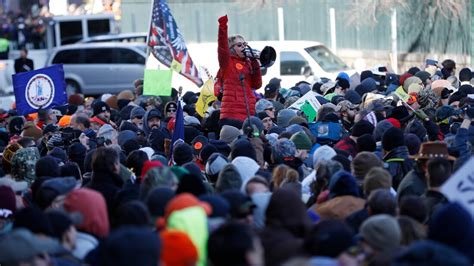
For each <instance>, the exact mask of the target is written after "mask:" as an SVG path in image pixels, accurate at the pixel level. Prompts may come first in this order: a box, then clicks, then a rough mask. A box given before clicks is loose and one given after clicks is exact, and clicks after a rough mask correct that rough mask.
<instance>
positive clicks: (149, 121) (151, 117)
mask: <svg viewBox="0 0 474 266" xmlns="http://www.w3.org/2000/svg"><path fill="white" fill-rule="evenodd" d="M162 118H163V116H162V114H161V112H160V111H159V110H158V109H151V110H149V111H147V112H146V113H145V115H144V116H143V132H145V136H149V135H150V133H151V131H152V130H153V129H161V130H162V131H163V133H166V135H169V133H168V130H166V129H165V128H161V119H162Z"/></svg>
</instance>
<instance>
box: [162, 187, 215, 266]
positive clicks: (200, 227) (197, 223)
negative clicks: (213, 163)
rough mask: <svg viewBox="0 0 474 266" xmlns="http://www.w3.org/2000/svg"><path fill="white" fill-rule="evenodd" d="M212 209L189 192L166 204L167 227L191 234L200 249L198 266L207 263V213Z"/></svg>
mask: <svg viewBox="0 0 474 266" xmlns="http://www.w3.org/2000/svg"><path fill="white" fill-rule="evenodd" d="M211 211H212V210H211V207H210V206H209V205H208V204H207V203H202V202H199V200H198V199H197V198H196V197H194V196H193V195H191V194H189V193H182V194H180V195H178V196H176V197H175V198H174V199H172V200H171V201H170V202H169V203H168V205H167V206H166V211H165V219H166V229H167V230H177V231H181V232H184V233H186V234H187V235H188V236H189V238H190V239H191V241H192V242H193V244H194V246H195V247H196V248H197V250H198V254H199V260H198V263H197V265H198V266H205V265H207V264H206V260H207V239H208V237H209V231H208V226H207V214H210V212H211Z"/></svg>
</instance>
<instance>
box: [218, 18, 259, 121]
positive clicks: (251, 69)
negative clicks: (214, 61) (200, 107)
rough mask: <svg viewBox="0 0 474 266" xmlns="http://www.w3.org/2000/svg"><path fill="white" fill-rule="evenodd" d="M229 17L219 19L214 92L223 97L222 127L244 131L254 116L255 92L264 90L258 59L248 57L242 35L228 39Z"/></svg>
mask: <svg viewBox="0 0 474 266" xmlns="http://www.w3.org/2000/svg"><path fill="white" fill-rule="evenodd" d="M227 21H228V19H227V15H226V16H222V17H220V18H219V33H218V48H217V54H218V59H219V71H218V72H217V75H216V82H215V85H214V86H215V92H216V93H217V94H222V95H221V96H222V100H221V102H222V105H221V114H220V120H219V126H220V127H222V126H223V125H231V126H235V127H237V128H239V129H240V128H242V123H243V121H244V120H245V119H246V118H247V116H248V115H254V113H255V96H254V93H253V90H256V89H258V88H260V87H261V86H262V73H261V72H260V62H259V61H258V59H255V58H249V57H247V56H246V53H245V51H246V50H245V49H246V48H247V42H246V41H245V39H244V37H243V36H241V35H232V36H230V37H228V35H227Z"/></svg>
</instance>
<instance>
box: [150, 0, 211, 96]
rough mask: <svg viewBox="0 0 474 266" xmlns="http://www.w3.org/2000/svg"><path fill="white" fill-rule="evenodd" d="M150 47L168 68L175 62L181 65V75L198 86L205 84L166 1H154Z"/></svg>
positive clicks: (154, 54)
mask: <svg viewBox="0 0 474 266" xmlns="http://www.w3.org/2000/svg"><path fill="white" fill-rule="evenodd" d="M148 46H149V47H150V50H151V53H152V54H153V56H155V58H156V59H157V60H158V61H160V62H161V63H162V64H164V65H165V66H167V67H171V64H172V62H173V60H174V61H177V62H179V63H180V64H181V71H180V72H179V73H180V74H181V75H183V76H185V77H187V78H188V79H190V80H191V81H192V82H194V83H195V84H196V85H197V86H199V87H201V86H202V84H203V82H202V79H201V77H200V75H199V71H198V70H197V68H196V65H194V63H193V60H192V59H191V56H190V55H189V52H188V48H186V42H185V41H184V38H183V35H182V34H181V32H180V31H179V28H178V25H176V21H175V20H174V18H173V15H172V14H171V11H170V9H169V7H168V3H166V0H153V10H152V15H151V25H150V31H149V33H148Z"/></svg>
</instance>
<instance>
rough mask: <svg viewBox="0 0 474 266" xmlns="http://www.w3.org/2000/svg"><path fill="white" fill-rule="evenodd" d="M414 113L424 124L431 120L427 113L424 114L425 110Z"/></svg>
mask: <svg viewBox="0 0 474 266" xmlns="http://www.w3.org/2000/svg"><path fill="white" fill-rule="evenodd" d="M414 113H415V115H416V116H417V117H418V118H419V119H421V120H422V121H423V122H426V121H428V120H430V118H429V117H428V115H427V114H426V113H425V112H423V110H416V111H415V112H414Z"/></svg>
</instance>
